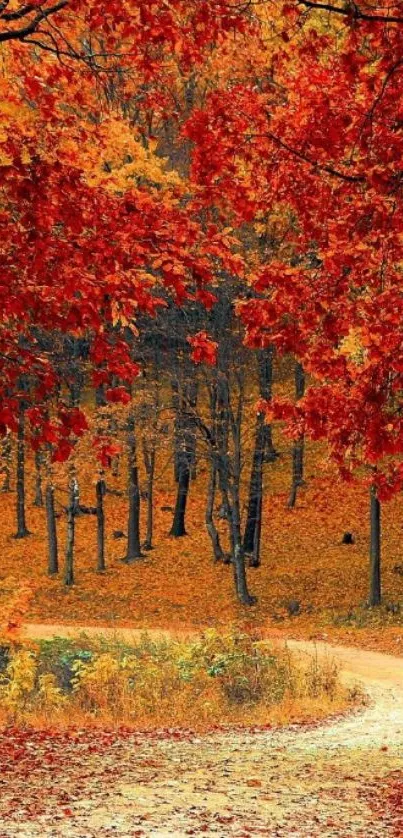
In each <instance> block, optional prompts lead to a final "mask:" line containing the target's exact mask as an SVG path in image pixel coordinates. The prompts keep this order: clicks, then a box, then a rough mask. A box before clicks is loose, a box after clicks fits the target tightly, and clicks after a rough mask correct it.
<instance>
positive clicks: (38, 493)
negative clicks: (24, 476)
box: [34, 451, 43, 507]
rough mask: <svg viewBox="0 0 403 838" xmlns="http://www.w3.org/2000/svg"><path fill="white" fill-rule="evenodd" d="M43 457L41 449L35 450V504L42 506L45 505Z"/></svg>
mask: <svg viewBox="0 0 403 838" xmlns="http://www.w3.org/2000/svg"><path fill="white" fill-rule="evenodd" d="M41 468H42V457H41V454H40V452H39V451H36V452H35V498H34V506H38V507H42V506H43V493H42V473H41Z"/></svg>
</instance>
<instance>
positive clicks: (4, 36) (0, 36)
mask: <svg viewBox="0 0 403 838" xmlns="http://www.w3.org/2000/svg"><path fill="white" fill-rule="evenodd" d="M68 2H69V0H59V2H58V3H55V5H54V6H50V7H49V8H48V9H41V10H40V11H39V12H38V14H37V15H35V17H33V18H32V20H30V21H29V23H27V24H26V25H25V26H22V27H21V28H20V29H9V30H6V31H3V32H2V31H0V43H4V42H5V41H23V40H24V38H27V37H28V36H29V35H33V34H34V33H35V32H36V30H37V28H38V26H39V25H40V24H41V23H42V22H43V21H44V20H47V18H49V17H51V15H54V14H56V12H60V11H61V9H64V8H65V7H66V6H68ZM34 8H35V7H32V6H30V5H27V6H24V7H23V9H21V10H20V14H18V13H17V12H15V13H13V14H14V15H17V14H18V19H21V18H22V17H25V16H26V15H28V14H29V13H30V12H32V11H33V10H34ZM36 8H37V7H36ZM9 14H12V13H11V12H10V13H9ZM0 19H1V20H6V19H7V17H6V15H3V16H2V18H0ZM9 19H12V20H16V19H17V18H16V17H13V18H9Z"/></svg>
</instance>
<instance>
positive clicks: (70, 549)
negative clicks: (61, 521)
mask: <svg viewBox="0 0 403 838" xmlns="http://www.w3.org/2000/svg"><path fill="white" fill-rule="evenodd" d="M78 507H79V494H78V483H77V480H76V479H75V478H73V479H72V480H71V481H70V486H69V503H68V507H67V538H66V552H65V564H64V584H65V585H66V586H67V587H71V585H74V540H75V525H76V515H77V512H78Z"/></svg>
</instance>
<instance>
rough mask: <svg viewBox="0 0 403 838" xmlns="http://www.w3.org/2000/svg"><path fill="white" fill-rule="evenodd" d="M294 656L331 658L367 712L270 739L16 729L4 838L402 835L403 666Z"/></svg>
mask: <svg viewBox="0 0 403 838" xmlns="http://www.w3.org/2000/svg"><path fill="white" fill-rule="evenodd" d="M59 628H60V627H57V630H58V631H59ZM85 628H86V631H87V630H88V627H85ZM78 630H79V629H78V628H77V629H76V631H78ZM52 633H53V632H52ZM118 633H119V632H117V634H118ZM122 637H124V639H127V637H126V634H124V635H122ZM290 646H291V648H292V649H295V650H297V651H298V652H300V653H305V652H308V653H312V651H313V649H314V648H316V649H317V651H318V653H319V656H321V655H323V654H327V655H328V654H331V655H332V657H334V658H335V660H336V661H337V662H338V663H339V664H340V667H341V672H342V677H343V679H345V680H346V681H347V682H348V683H349V684H350V685H351V684H352V683H356V682H360V683H361V684H363V686H364V687H365V690H366V691H367V693H368V696H369V703H368V705H367V706H366V707H364V708H361V709H359V710H356V711H354V712H353V713H352V714H351V715H349V716H345V717H343V718H339V719H336V720H331V721H329V722H327V723H321V724H318V725H313V726H306V727H298V726H293V727H290V728H286V729H273V730H265V731H247V730H245V731H241V732H240V731H232V732H225V733H217V732H215V733H210V734H205V735H199V734H197V735H196V734H193V735H192V734H191V733H190V732H186V731H182V732H178V731H164V732H159V733H158V732H155V733H152V734H137V733H129V732H128V731H115V732H112V731H109V732H107V731H96V730H95V731H80V730H78V731H77V730H76V731H74V730H72V731H70V732H66V733H63V732H60V731H59V732H46V731H21V730H17V729H11V730H9V731H7V732H6V735H4V736H3V737H1V738H0V789H1V795H0V817H1V821H0V822H1V826H0V838H84V836H85V838H110V836H113V835H117V836H119V838H134V836H138V838H148V837H149V838H168V837H169V836H176V838H184V837H185V836H188V835H200V836H201V835H203V836H212V837H213V836H214V838H217V836H219V837H220V838H227V837H228V838H229V837H230V836H231V837H232V836H233V838H246V836H259V835H262V836H267V838H269V836H282V837H283V838H288V836H301V838H308V836H312V838H314V836H318V837H319V836H329V838H331V836H337V838H343V836H345V838H348V836H356V838H358V836H359V837H360V838H380V836H385V838H386V836H395V838H397V836H402V835H403V808H402V792H403V709H402V708H403V659H399V658H396V657H391V656H387V655H384V654H380V653H374V652H368V651H362V650H357V649H351V648H340V647H326V645H325V644H319V645H318V646H317V647H314V646H313V644H312V643H307V642H292V641H291V642H290ZM27 781H28V782H27Z"/></svg>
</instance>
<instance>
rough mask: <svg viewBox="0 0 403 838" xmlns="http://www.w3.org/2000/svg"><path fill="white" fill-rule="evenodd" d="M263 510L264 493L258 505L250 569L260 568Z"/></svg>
mask: <svg viewBox="0 0 403 838" xmlns="http://www.w3.org/2000/svg"><path fill="white" fill-rule="evenodd" d="M262 509H263V491H261V492H260V496H259V498H258V504H257V518H256V526H255V534H254V539H253V553H252V555H251V558H250V561H249V567H260V544H261V540H262Z"/></svg>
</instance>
